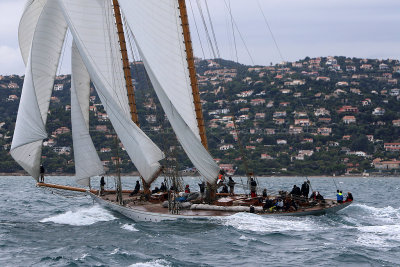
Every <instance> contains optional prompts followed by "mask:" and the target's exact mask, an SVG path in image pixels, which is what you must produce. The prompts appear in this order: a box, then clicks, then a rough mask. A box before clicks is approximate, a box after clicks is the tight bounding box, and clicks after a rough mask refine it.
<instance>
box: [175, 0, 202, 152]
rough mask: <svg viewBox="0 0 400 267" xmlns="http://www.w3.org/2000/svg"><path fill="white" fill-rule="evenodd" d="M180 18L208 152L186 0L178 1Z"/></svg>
mask: <svg viewBox="0 0 400 267" xmlns="http://www.w3.org/2000/svg"><path fill="white" fill-rule="evenodd" d="M178 3H179V12H180V18H181V21H182V29H183V39H184V42H185V51H186V60H187V63H188V68H189V76H190V86H191V87H192V94H193V103H194V108H195V111H196V119H197V126H198V127H199V134H200V138H201V143H202V144H203V146H204V148H205V149H207V150H208V144H207V136H206V127H205V125H204V118H203V110H202V107H201V102H200V93H199V85H198V83H197V76H196V67H195V65H194V56H193V48H192V40H191V38H190V30H189V19H188V15H187V10H186V3H185V0H178Z"/></svg>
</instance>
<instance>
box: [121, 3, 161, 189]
mask: <svg viewBox="0 0 400 267" xmlns="http://www.w3.org/2000/svg"><path fill="white" fill-rule="evenodd" d="M113 6H114V15H115V22H116V24H117V31H118V39H119V45H120V47H121V54H122V64H123V68H124V75H125V81H126V91H127V93H128V100H129V108H130V111H131V117H132V121H133V122H134V123H136V125H137V126H140V125H139V119H138V114H137V110H136V102H135V92H134V90H133V84H132V76H131V69H130V65H129V58H128V51H127V49H126V41H125V34H124V27H123V24H122V18H121V11H120V8H119V3H118V0H113ZM161 171H162V170H161V169H160V171H159V172H157V174H156V175H157V176H158V175H159V174H160V172H161ZM157 176H156V177H157ZM140 178H141V180H142V184H143V191H144V194H150V184H148V183H146V181H145V180H144V179H143V177H140Z"/></svg>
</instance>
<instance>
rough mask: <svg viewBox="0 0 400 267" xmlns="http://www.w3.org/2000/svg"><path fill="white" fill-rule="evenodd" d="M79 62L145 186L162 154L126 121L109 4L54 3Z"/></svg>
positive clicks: (62, 0)
mask: <svg viewBox="0 0 400 267" xmlns="http://www.w3.org/2000/svg"><path fill="white" fill-rule="evenodd" d="M58 3H60V6H61V8H62V10H63V13H64V17H65V19H66V21H67V23H68V26H69V28H70V30H71V33H72V35H73V37H74V40H75V42H76V46H77V48H78V50H79V52H80V55H81V57H82V60H83V62H84V64H85V66H86V68H87V70H88V72H89V74H90V78H91V80H92V81H93V83H94V85H95V87H96V90H97V92H98V94H99V97H100V100H101V101H102V103H103V106H104V109H105V110H106V112H107V114H108V116H109V119H110V121H111V123H112V124H113V127H114V129H115V131H116V133H117V134H118V137H119V138H120V140H121V141H122V143H123V144H124V147H125V149H126V151H127V152H128V155H129V156H130V158H131V160H132V162H133V163H134V164H135V166H136V167H137V169H138V170H139V172H140V174H141V176H142V177H143V178H144V180H145V181H146V182H148V183H150V182H151V181H152V179H153V178H154V175H155V174H156V173H157V172H158V171H159V169H160V167H161V166H160V164H159V162H158V161H159V160H161V159H163V158H164V154H163V153H162V151H161V150H160V149H159V148H158V147H157V146H156V145H155V144H154V143H153V142H152V141H151V140H150V138H148V137H147V135H146V134H145V133H144V132H143V131H142V130H141V129H140V128H139V127H138V126H137V125H136V124H135V123H133V122H132V120H131V118H130V111H129V105H128V99H127V94H126V90H125V85H124V84H125V81H124V75H123V71H122V62H121V52H120V50H119V44H118V36H117V33H116V30H115V24H114V21H113V11H112V6H111V3H110V1H107V0H97V1H80V0H58Z"/></svg>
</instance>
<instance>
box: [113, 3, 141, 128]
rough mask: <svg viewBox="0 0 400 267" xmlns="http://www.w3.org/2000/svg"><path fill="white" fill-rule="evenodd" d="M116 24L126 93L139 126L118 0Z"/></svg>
mask: <svg viewBox="0 0 400 267" xmlns="http://www.w3.org/2000/svg"><path fill="white" fill-rule="evenodd" d="M113 7H114V15H115V22H116V25H117V32H118V39H119V45H120V48H121V54H122V64H123V68H124V76H125V82H126V91H127V94H128V101H129V108H130V111H131V117H132V121H133V122H134V123H136V125H138V126H139V120H138V114H137V110H136V101H135V91H134V89H133V84H132V75H131V68H130V65H129V58H128V51H127V50H126V41H125V35H124V27H123V25H122V19H121V11H120V9H119V4H118V0H113Z"/></svg>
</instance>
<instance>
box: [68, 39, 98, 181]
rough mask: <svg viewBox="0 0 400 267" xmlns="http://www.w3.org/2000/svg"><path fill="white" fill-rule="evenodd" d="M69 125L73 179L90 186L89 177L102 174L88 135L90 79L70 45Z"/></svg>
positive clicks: (75, 50) (78, 56) (77, 53)
mask: <svg viewBox="0 0 400 267" xmlns="http://www.w3.org/2000/svg"><path fill="white" fill-rule="evenodd" d="M71 56H72V60H71V68H72V75H71V124H72V141H73V146H74V161H75V177H76V180H77V182H78V183H79V184H81V185H84V186H89V185H90V180H89V179H90V177H91V176H95V175H101V174H103V173H104V169H103V166H102V164H101V161H100V158H99V155H98V154H97V152H96V148H95V147H94V145H93V142H92V139H91V137H90V134H89V96H90V77H89V73H88V72H87V70H86V68H85V65H84V64H83V62H82V59H81V57H80V55H79V51H78V49H77V48H76V45H75V43H73V44H72V55H71Z"/></svg>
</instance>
